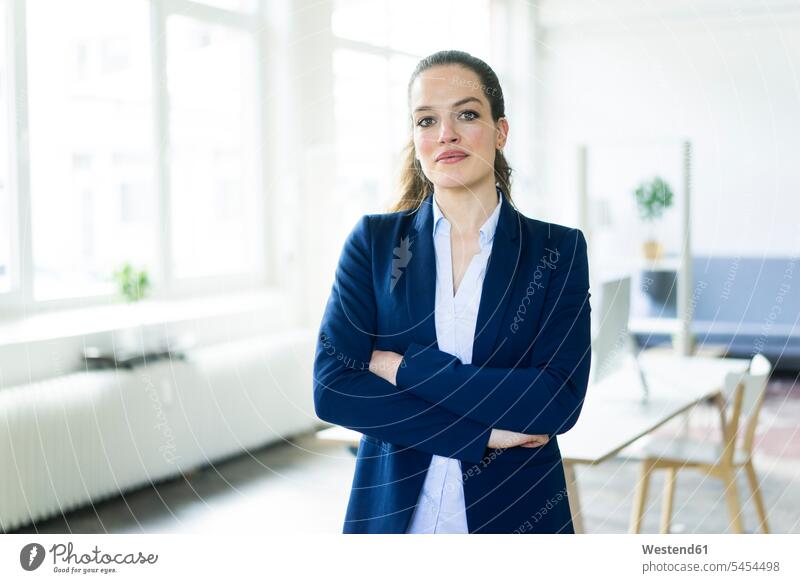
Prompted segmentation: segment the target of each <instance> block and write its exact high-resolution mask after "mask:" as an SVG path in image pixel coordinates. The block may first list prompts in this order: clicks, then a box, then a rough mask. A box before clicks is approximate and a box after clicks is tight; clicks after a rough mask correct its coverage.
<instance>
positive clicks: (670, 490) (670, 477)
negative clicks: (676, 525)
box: [661, 468, 678, 534]
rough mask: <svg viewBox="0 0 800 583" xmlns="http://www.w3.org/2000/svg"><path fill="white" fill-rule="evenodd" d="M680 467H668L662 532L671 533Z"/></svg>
mask: <svg viewBox="0 0 800 583" xmlns="http://www.w3.org/2000/svg"><path fill="white" fill-rule="evenodd" d="M677 476H678V468H667V479H666V481H665V482H664V500H663V501H662V503H661V534H669V527H670V523H671V522H672V501H673V500H674V499H675V479H676V478H677Z"/></svg>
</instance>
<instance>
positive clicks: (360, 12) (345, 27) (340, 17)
mask: <svg viewBox="0 0 800 583" xmlns="http://www.w3.org/2000/svg"><path fill="white" fill-rule="evenodd" d="M388 15H389V7H388V1H387V0H334V3H333V12H332V14H331V30H332V31H333V34H334V35H336V36H338V37H341V38H346V39H350V40H358V41H362V42H366V43H370V44H373V45H385V44H386V39H387V37H388V34H389V29H388V24H389V21H388Z"/></svg>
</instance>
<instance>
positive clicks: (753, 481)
mask: <svg viewBox="0 0 800 583" xmlns="http://www.w3.org/2000/svg"><path fill="white" fill-rule="evenodd" d="M744 469H745V471H746V473H747V481H748V482H749V483H750V489H751V490H752V491H753V501H754V502H755V503H756V512H758V519H759V520H760V521H761V524H759V528H761V530H762V531H764V534H769V526H768V525H767V512H766V509H765V508H764V499H763V498H762V497H761V486H759V484H758V478H757V477H756V470H755V468H754V467H753V460H748V461H747V463H746V464H745V466H744Z"/></svg>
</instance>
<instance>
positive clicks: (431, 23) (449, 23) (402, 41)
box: [381, 0, 492, 64]
mask: <svg viewBox="0 0 800 583" xmlns="http://www.w3.org/2000/svg"><path fill="white" fill-rule="evenodd" d="M389 6H390V13H389V15H388V17H389V22H390V23H391V26H390V31H389V37H388V45H389V46H390V47H391V48H393V49H396V50H400V51H405V52H408V53H411V54H414V55H420V56H421V57H424V56H427V55H430V54H432V53H435V52H436V51H441V50H444V49H451V48H457V49H459V50H462V51H467V52H468V53H471V54H473V55H474V56H476V57H478V58H481V59H484V60H486V61H487V62H489V61H488V59H489V56H490V55H489V51H490V41H491V22H492V21H491V14H490V7H489V0H457V1H454V0H450V1H447V2H431V1H430V0H405V1H404V2H391V3H390V4H389ZM381 44H387V43H386V40H384V41H383V42H382V43H381ZM490 64H491V63H490Z"/></svg>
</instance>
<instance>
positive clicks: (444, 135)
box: [439, 121, 458, 144]
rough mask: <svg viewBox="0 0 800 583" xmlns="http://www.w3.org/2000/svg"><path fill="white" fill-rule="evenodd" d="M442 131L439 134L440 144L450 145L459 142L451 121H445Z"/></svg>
mask: <svg viewBox="0 0 800 583" xmlns="http://www.w3.org/2000/svg"><path fill="white" fill-rule="evenodd" d="M440 127H441V131H440V132H439V142H440V143H443V144H444V143H450V142H455V141H458V134H457V133H456V131H455V128H454V127H453V124H452V123H450V122H449V121H443V122H442V124H441V126H440Z"/></svg>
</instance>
